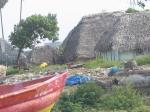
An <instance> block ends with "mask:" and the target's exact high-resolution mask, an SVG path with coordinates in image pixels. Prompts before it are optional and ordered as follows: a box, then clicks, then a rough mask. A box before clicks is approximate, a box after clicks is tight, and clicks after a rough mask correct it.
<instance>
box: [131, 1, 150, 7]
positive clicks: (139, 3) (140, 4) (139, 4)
mask: <svg viewBox="0 0 150 112" xmlns="http://www.w3.org/2000/svg"><path fill="white" fill-rule="evenodd" d="M147 1H149V0H130V2H131V3H132V4H134V5H138V6H140V7H141V8H143V9H144V8H145V6H146V4H145V3H146V2H147Z"/></svg>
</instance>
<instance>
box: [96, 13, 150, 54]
mask: <svg viewBox="0 0 150 112" xmlns="http://www.w3.org/2000/svg"><path fill="white" fill-rule="evenodd" d="M148 48H150V12H149V11H145V12H139V13H134V14H124V15H122V16H120V18H119V20H118V21H117V23H115V25H114V26H113V27H112V28H111V29H110V30H108V31H106V32H104V34H103V36H102V37H101V39H100V40H99V42H98V43H97V45H96V47H95V50H96V51H100V52H105V51H109V50H119V51H120V52H122V51H129V50H136V49H143V50H144V49H148Z"/></svg>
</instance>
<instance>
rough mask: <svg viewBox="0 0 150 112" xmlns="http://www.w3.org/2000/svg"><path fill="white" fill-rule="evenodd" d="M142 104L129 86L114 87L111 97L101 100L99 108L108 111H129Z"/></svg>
mask: <svg viewBox="0 0 150 112" xmlns="http://www.w3.org/2000/svg"><path fill="white" fill-rule="evenodd" d="M142 104H143V102H142V99H141V96H140V95H139V94H138V93H137V92H136V91H135V90H134V89H132V87H131V86H123V87H115V88H113V90H112V95H109V96H104V97H103V98H102V103H101V104H100V105H101V107H103V108H105V109H110V110H131V109H134V108H135V107H139V106H141V105H142Z"/></svg>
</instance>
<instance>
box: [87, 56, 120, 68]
mask: <svg viewBox="0 0 150 112" xmlns="http://www.w3.org/2000/svg"><path fill="white" fill-rule="evenodd" d="M112 66H118V67H120V66H122V64H121V62H119V61H111V60H106V59H102V58H96V59H94V60H89V61H87V62H85V67H86V68H90V69H92V68H98V67H101V68H109V67H112Z"/></svg>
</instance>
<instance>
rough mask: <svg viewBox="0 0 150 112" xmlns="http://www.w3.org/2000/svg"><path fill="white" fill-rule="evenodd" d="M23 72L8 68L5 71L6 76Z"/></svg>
mask: <svg viewBox="0 0 150 112" xmlns="http://www.w3.org/2000/svg"><path fill="white" fill-rule="evenodd" d="M22 73H24V71H23V70H22V69H18V68H13V67H8V68H7V71H6V75H16V74H22Z"/></svg>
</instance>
